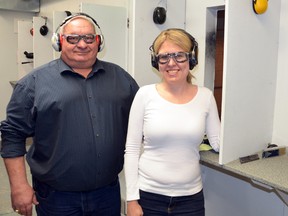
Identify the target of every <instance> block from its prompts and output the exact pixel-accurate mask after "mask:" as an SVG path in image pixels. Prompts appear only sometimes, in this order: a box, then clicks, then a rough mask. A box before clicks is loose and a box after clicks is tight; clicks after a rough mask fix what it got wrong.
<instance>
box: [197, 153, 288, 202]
mask: <svg viewBox="0 0 288 216" xmlns="http://www.w3.org/2000/svg"><path fill="white" fill-rule="evenodd" d="M200 155H201V159H200V163H201V164H202V165H204V166H208V167H210V168H213V169H217V170H219V171H223V172H225V171H226V173H228V174H229V173H230V175H236V176H237V175H238V176H240V177H244V178H248V179H250V180H251V181H252V183H254V184H257V185H260V186H263V187H266V188H269V187H270V190H274V189H275V192H276V193H278V194H279V195H280V196H281V197H282V198H283V200H284V201H285V203H286V205H288V156H287V155H282V156H276V157H270V158H264V159H262V157H261V154H260V153H259V158H260V159H259V160H255V161H251V162H247V163H243V164H241V163H240V160H239V159H238V160H235V161H232V162H230V163H227V164H225V165H220V164H219V155H218V154H215V153H213V152H209V151H206V152H201V153H200Z"/></svg>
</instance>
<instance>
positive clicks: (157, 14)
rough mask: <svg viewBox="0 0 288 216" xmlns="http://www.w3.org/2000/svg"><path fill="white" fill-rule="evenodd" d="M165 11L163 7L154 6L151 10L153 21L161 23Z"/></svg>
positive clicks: (165, 14) (163, 21)
mask: <svg viewBox="0 0 288 216" xmlns="http://www.w3.org/2000/svg"><path fill="white" fill-rule="evenodd" d="M166 16H167V11H166V9H165V8H164V7H156V8H155V9H154V12H153V21H154V23H156V24H160V25H162V24H163V23H165V21H166Z"/></svg>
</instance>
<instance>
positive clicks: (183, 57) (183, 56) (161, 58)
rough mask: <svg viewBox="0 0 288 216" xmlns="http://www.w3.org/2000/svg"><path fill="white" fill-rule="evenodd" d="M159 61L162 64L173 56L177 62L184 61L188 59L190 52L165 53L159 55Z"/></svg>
mask: <svg viewBox="0 0 288 216" xmlns="http://www.w3.org/2000/svg"><path fill="white" fill-rule="evenodd" d="M157 57H158V62H159V63H160V64H166V63H168V62H169V61H170V58H173V59H174V60H175V61H176V62H177V63H183V62H185V61H187V60H188V58H189V53H186V52H175V53H165V54H159V55H157Z"/></svg>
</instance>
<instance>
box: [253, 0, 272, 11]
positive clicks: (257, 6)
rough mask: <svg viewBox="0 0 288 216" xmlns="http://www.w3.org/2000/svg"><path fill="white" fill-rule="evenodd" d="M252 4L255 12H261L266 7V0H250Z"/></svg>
mask: <svg viewBox="0 0 288 216" xmlns="http://www.w3.org/2000/svg"><path fill="white" fill-rule="evenodd" d="M252 5H253V10H254V12H255V13H256V14H263V13H265V11H266V10H267V8H268V0H252Z"/></svg>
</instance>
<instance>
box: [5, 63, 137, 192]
mask: <svg viewBox="0 0 288 216" xmlns="http://www.w3.org/2000/svg"><path fill="white" fill-rule="evenodd" d="M137 90H138V85H137V83H136V82H135V81H134V79H133V78H132V77H131V76H130V75H129V74H128V73H127V72H126V71H124V70H123V69H122V68H120V67H119V66H117V65H115V64H112V63H108V62H103V61H100V60H97V61H96V63H95V64H94V66H93V69H92V72H91V73H90V74H89V76H88V77H87V78H84V77H83V76H80V75H79V74H77V73H75V72H73V71H72V69H71V68H70V67H69V66H68V65H66V64H65V63H64V62H63V61H62V60H61V59H57V60H54V61H52V62H50V63H48V64H46V65H44V66H41V67H39V68H37V69H35V70H34V71H32V72H31V73H29V74H28V75H27V76H25V77H24V78H22V79H21V80H20V81H19V82H17V84H16V86H15V88H14V91H13V94H12V97H11V100H10V102H9V104H8V107H7V119H6V120H5V121H2V122H1V126H0V129H1V137H2V149H1V156H2V157H3V158H11V157H18V156H23V155H25V154H26V148H25V140H26V138H27V137H33V144H32V145H31V147H30V148H29V151H28V154H27V162H28V163H29V165H30V169H31V172H32V175H33V176H34V177H35V178H36V179H38V180H39V181H41V182H44V183H46V184H48V185H50V186H51V187H54V188H55V189H58V190H62V191H87V190H92V189H96V188H99V187H102V186H105V185H107V184H109V183H111V182H113V181H114V180H115V179H116V178H117V175H118V173H119V172H120V171H121V170H122V167H123V155H124V148H125V141H126V132H127V124H128V116H129V111H130V106H131V103H132V100H133V98H134V96H135V93H136V91H137Z"/></svg>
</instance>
